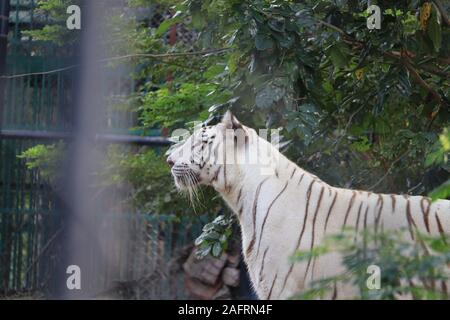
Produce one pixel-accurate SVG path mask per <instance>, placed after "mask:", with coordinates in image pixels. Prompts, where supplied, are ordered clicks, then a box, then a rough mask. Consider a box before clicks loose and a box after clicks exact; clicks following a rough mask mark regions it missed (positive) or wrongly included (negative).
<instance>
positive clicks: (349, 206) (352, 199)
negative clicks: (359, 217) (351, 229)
mask: <svg viewBox="0 0 450 320" xmlns="http://www.w3.org/2000/svg"><path fill="white" fill-rule="evenodd" d="M352 193H353V195H352V197H351V198H350V201H349V203H348V207H347V212H346V213H345V218H344V223H343V224H342V229H344V228H345V226H346V224H347V219H348V215H349V213H350V210H351V209H352V207H353V202H354V201H355V197H356V192H355V191H352Z"/></svg>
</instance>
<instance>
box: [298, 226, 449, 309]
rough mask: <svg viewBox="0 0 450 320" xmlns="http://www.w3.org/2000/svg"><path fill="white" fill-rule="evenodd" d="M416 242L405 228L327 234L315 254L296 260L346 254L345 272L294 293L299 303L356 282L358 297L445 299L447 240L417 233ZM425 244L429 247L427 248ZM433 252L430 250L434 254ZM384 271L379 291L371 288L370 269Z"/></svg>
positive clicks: (301, 256) (381, 275)
mask: <svg viewBox="0 0 450 320" xmlns="http://www.w3.org/2000/svg"><path fill="white" fill-rule="evenodd" d="M416 236H417V237H418V239H419V240H418V241H417V242H415V243H413V242H411V241H410V235H409V233H408V232H407V231H406V230H396V231H384V232H378V233H376V234H375V233H374V232H372V231H366V232H364V233H363V232H361V233H359V239H360V240H359V241H355V239H356V238H355V230H350V229H348V230H346V232H344V233H342V234H339V235H334V236H329V237H328V238H326V239H325V240H324V242H323V244H322V245H321V246H319V247H317V248H315V249H314V250H313V252H309V251H308V252H298V253H296V254H295V256H294V257H293V262H299V261H305V260H308V259H309V258H310V257H311V258H317V257H320V256H323V255H326V254H327V253H329V252H338V253H339V254H341V256H342V262H343V264H344V266H345V271H344V272H342V273H341V274H338V275H335V276H332V277H328V278H324V279H321V280H317V281H313V282H312V284H311V285H310V287H309V288H308V289H307V290H305V291H304V292H302V293H301V294H298V295H296V296H295V297H294V298H295V299H316V298H320V297H326V296H328V297H330V296H331V295H332V292H333V289H334V283H335V282H338V281H341V282H342V283H347V284H353V285H354V286H355V287H356V288H358V291H359V294H358V295H357V296H355V297H354V298H355V299H376V300H392V299H397V298H401V297H412V298H414V299H431V300H434V299H446V298H448V297H446V296H445V295H444V293H443V292H442V291H441V285H440V284H441V281H443V280H448V272H447V271H446V269H447V268H448V267H447V266H448V263H449V262H450V246H449V245H448V239H444V238H442V237H439V238H433V237H430V236H426V235H419V234H416ZM425 246H426V247H427V248H428V249H425ZM430 252H432V253H431V254H430ZM371 265H375V266H377V267H379V270H380V288H379V289H376V288H372V289H369V287H368V285H367V282H368V277H369V276H370V274H371V273H369V272H368V267H369V266H371Z"/></svg>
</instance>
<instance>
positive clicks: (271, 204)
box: [256, 181, 289, 259]
mask: <svg viewBox="0 0 450 320" xmlns="http://www.w3.org/2000/svg"><path fill="white" fill-rule="evenodd" d="M288 183H289V182H288V181H286V184H285V185H284V187H283V189H281V191H280V192H279V193H278V194H277V195H276V197H275V198H274V199H273V200H272V202H271V203H270V205H269V207H268V208H267V212H266V216H265V217H264V220H263V223H262V225H261V232H260V234H259V242H258V249H257V251H256V259H258V255H259V248H260V246H261V238H262V235H263V232H264V226H265V225H266V221H267V217H268V216H269V212H270V209H271V208H272V206H273V204H274V203H275V201H277V199H278V198H279V197H280V196H281V194H282V193H283V192H284V191H285V190H286V187H287V186H288Z"/></svg>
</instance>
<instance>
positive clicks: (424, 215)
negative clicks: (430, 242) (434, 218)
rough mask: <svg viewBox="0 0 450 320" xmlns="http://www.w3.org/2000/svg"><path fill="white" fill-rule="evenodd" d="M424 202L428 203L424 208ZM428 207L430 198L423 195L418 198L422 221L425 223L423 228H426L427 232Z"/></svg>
mask: <svg viewBox="0 0 450 320" xmlns="http://www.w3.org/2000/svg"><path fill="white" fill-rule="evenodd" d="M424 202H427V203H428V206H427V209H426V210H425V206H424ZM430 207H431V202H430V199H428V198H425V197H423V198H422V199H420V208H421V209H422V214H423V222H424V223H425V228H426V229H427V232H428V233H430V220H429V216H430Z"/></svg>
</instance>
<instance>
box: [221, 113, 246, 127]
mask: <svg viewBox="0 0 450 320" xmlns="http://www.w3.org/2000/svg"><path fill="white" fill-rule="evenodd" d="M221 123H222V124H223V125H224V126H225V128H226V129H233V130H236V129H242V124H241V123H240V122H239V120H238V119H236V117H235V116H234V115H233V114H232V113H231V111H230V110H228V111H227V112H226V113H225V114H224V116H223V118H222V122H221Z"/></svg>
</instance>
